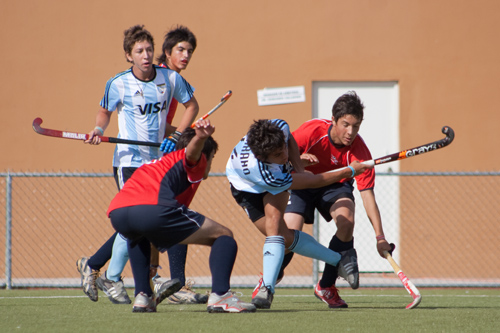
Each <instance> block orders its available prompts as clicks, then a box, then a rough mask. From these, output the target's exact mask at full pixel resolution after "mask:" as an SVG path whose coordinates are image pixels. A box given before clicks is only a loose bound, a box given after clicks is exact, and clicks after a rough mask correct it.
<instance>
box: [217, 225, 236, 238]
mask: <svg viewBox="0 0 500 333" xmlns="http://www.w3.org/2000/svg"><path fill="white" fill-rule="evenodd" d="M220 236H229V237H231V238H234V236H233V232H232V231H231V229H229V228H227V227H224V226H222V228H221V230H220V235H219V237H220Z"/></svg>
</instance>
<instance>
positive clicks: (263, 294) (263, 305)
mask: <svg viewBox="0 0 500 333" xmlns="http://www.w3.org/2000/svg"><path fill="white" fill-rule="evenodd" d="M273 298H274V295H273V293H272V292H271V290H270V289H269V288H268V287H266V286H264V285H262V286H261V287H260V288H259V291H258V292H257V294H256V295H255V297H252V304H253V305H255V307H257V308H258V309H270V308H271V304H272V303H273Z"/></svg>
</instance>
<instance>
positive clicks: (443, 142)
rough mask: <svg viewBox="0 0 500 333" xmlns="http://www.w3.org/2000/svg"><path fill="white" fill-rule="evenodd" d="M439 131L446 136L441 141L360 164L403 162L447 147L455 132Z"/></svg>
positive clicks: (448, 128)
mask: <svg viewBox="0 0 500 333" xmlns="http://www.w3.org/2000/svg"><path fill="white" fill-rule="evenodd" d="M441 131H442V132H443V134H445V135H446V137H445V138H443V139H441V140H437V141H434V142H431V143H428V144H426V145H422V146H418V147H415V148H411V149H406V150H402V151H400V152H398V153H394V154H389V155H386V156H384V157H380V158H377V159H374V160H368V161H363V162H362V163H363V164H365V165H368V166H374V165H379V164H384V163H389V162H394V161H399V160H403V159H405V158H408V157H412V156H417V155H421V154H424V153H428V152H430V151H433V150H437V149H441V148H444V147H446V146H448V145H449V144H450V143H451V142H452V141H453V139H455V132H454V131H453V129H452V128H451V127H449V126H443V128H442V130H441ZM346 168H348V167H343V168H339V169H334V170H330V171H327V172H336V171H338V170H343V169H346Z"/></svg>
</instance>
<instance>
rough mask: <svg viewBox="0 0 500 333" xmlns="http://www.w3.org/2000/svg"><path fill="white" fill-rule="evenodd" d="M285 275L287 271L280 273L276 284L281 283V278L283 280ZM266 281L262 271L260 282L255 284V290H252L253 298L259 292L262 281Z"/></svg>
mask: <svg viewBox="0 0 500 333" xmlns="http://www.w3.org/2000/svg"><path fill="white" fill-rule="evenodd" d="M284 276H285V272H283V273H281V272H280V274H279V275H278V278H277V279H276V284H278V283H280V282H281V280H283V277H284ZM263 282H264V279H263V278H262V273H260V279H259V283H257V285H256V286H255V288H254V289H253V292H252V298H254V297H255V296H256V295H257V293H258V292H259V289H260V287H262V283H263Z"/></svg>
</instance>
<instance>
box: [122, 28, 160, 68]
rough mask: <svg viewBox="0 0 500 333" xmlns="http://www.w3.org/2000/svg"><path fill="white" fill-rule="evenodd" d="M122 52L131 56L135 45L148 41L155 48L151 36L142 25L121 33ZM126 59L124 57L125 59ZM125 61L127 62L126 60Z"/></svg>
mask: <svg viewBox="0 0 500 333" xmlns="http://www.w3.org/2000/svg"><path fill="white" fill-rule="evenodd" d="M123 35H124V38H123V50H124V51H125V54H131V53H132V49H133V48H134V45H135V43H138V42H143V41H148V42H149V43H150V44H151V45H152V46H153V50H154V48H155V42H154V38H153V35H151V33H150V32H149V31H147V30H146V29H144V25H134V26H133V27H130V28H128V29H127V30H125V31H124V32H123ZM125 58H126V57H125ZM127 61H129V60H128V59H127Z"/></svg>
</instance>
